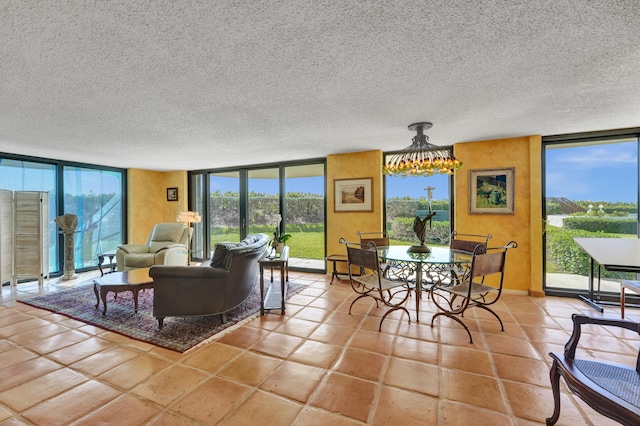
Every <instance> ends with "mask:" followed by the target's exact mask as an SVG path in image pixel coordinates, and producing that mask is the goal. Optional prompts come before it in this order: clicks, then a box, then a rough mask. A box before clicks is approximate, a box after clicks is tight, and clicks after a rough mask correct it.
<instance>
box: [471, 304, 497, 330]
mask: <svg viewBox="0 0 640 426" xmlns="http://www.w3.org/2000/svg"><path fill="white" fill-rule="evenodd" d="M473 307H475V308H482V309H484V310H485V311H488V312H491V313H492V314H493V316H494V317H496V318H497V319H498V322H500V329H501V330H502V331H504V324H502V320H501V319H500V317H499V316H498V314H496V313H495V312H493V310H492V309H490V308H488V307H486V306H484V305H474V306H473Z"/></svg>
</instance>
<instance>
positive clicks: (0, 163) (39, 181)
mask: <svg viewBox="0 0 640 426" xmlns="http://www.w3.org/2000/svg"><path fill="white" fill-rule="evenodd" d="M56 169H57V167H56V166H55V165H53V164H46V163H35V162H30V161H21V160H10V159H2V158H0V189H7V190H10V191H42V192H48V193H49V271H50V272H51V273H56V272H58V271H59V269H60V268H58V250H57V247H58V246H57V242H58V230H57V226H56V224H55V222H54V220H55V218H56V216H57V213H56V212H57V203H56V201H57V191H56Z"/></svg>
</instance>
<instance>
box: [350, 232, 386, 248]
mask: <svg viewBox="0 0 640 426" xmlns="http://www.w3.org/2000/svg"><path fill="white" fill-rule="evenodd" d="M356 235H357V236H358V238H360V244H364V245H367V244H369V243H370V242H372V243H374V244H375V245H376V246H377V247H388V246H389V234H387V231H376V232H360V231H356Z"/></svg>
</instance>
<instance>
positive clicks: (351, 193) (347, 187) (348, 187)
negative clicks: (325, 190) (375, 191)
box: [333, 178, 373, 213]
mask: <svg viewBox="0 0 640 426" xmlns="http://www.w3.org/2000/svg"><path fill="white" fill-rule="evenodd" d="M371 181H372V178H358V179H334V180H333V184H334V190H335V203H334V212H336V213H353V212H370V211H373V203H372V193H371Z"/></svg>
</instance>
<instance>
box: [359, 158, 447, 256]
mask: <svg viewBox="0 0 640 426" xmlns="http://www.w3.org/2000/svg"><path fill="white" fill-rule="evenodd" d="M388 158H390V155H388V156H387V159H385V161H387V160H388ZM384 178H385V194H386V199H385V212H386V214H385V216H386V222H387V223H386V230H387V232H388V233H389V238H391V240H392V241H393V242H394V244H414V243H415V242H416V241H417V237H416V234H415V233H414V231H413V221H414V219H415V216H416V211H417V210H429V208H431V210H432V211H435V212H436V215H435V216H434V217H433V218H432V220H431V227H430V228H429V229H428V230H427V233H426V237H427V241H426V243H427V244H431V245H445V246H446V245H448V244H449V235H450V234H451V224H450V216H451V215H450V212H449V206H450V203H449V194H450V191H449V184H450V181H451V177H450V176H449V175H434V176H429V177H424V176H411V177H404V178H403V177H400V176H385V177H384ZM361 231H362V232H371V231H376V230H375V229H374V230H369V229H367V230H361Z"/></svg>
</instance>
